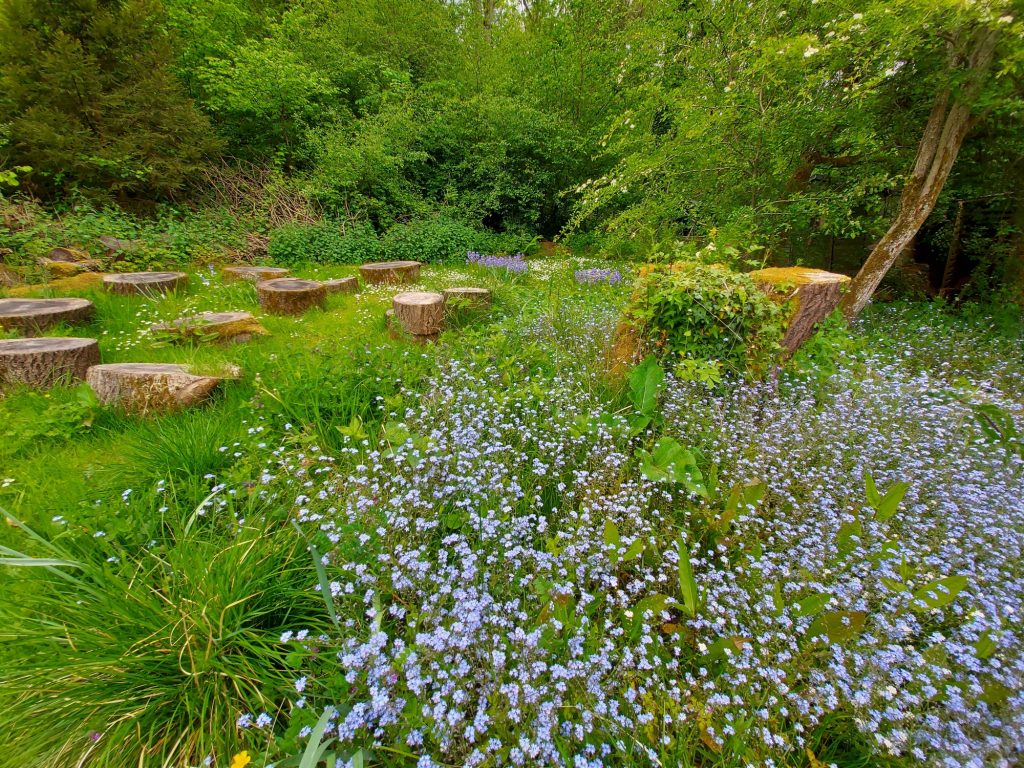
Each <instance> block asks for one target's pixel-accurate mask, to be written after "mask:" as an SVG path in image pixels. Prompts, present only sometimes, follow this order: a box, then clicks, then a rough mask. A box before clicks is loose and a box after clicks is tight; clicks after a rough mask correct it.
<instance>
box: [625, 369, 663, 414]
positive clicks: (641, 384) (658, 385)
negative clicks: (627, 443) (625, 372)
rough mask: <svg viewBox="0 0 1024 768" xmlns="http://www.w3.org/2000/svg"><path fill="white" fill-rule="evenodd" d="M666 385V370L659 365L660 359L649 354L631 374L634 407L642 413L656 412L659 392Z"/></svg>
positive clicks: (631, 393) (630, 385)
mask: <svg viewBox="0 0 1024 768" xmlns="http://www.w3.org/2000/svg"><path fill="white" fill-rule="evenodd" d="M664 385H665V371H664V370H662V368H661V366H660V365H658V360H657V358H655V357H654V356H653V355H649V356H648V357H646V358H645V359H644V361H643V362H642V363H640V364H639V365H638V366H636V367H635V368H634V369H633V370H632V371H630V374H629V390H630V400H632V402H633V407H634V408H636V409H637V411H639V412H640V413H642V414H645V415H649V414H651V413H653V412H654V406H655V404H656V403H657V399H658V393H659V392H660V391H661V389H662V387H663V386H664Z"/></svg>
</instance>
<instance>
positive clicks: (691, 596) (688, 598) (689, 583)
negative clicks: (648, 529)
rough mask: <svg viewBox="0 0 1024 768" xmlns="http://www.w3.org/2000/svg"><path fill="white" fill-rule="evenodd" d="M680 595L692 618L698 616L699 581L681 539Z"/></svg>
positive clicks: (684, 543) (688, 552)
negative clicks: (694, 574) (694, 575)
mask: <svg viewBox="0 0 1024 768" xmlns="http://www.w3.org/2000/svg"><path fill="white" fill-rule="evenodd" d="M679 593H680V595H682V598H683V608H684V609H685V610H686V612H687V613H688V614H690V616H691V617H692V616H696V615H697V604H698V600H699V593H698V591H697V580H696V579H694V577H693V566H692V565H691V564H690V551H689V549H687V546H686V542H685V541H683V540H682V538H680V539H679Z"/></svg>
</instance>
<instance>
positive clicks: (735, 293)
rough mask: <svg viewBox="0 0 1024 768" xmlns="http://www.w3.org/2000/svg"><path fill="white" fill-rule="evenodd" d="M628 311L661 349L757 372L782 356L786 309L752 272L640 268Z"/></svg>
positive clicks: (690, 266)
mask: <svg viewBox="0 0 1024 768" xmlns="http://www.w3.org/2000/svg"><path fill="white" fill-rule="evenodd" d="M627 313H628V316H629V317H630V319H631V320H632V321H633V322H634V323H635V324H636V325H638V326H640V327H642V328H643V329H644V331H645V335H646V336H647V337H648V338H649V339H650V341H651V342H652V343H653V345H654V346H655V348H656V349H657V350H658V351H659V352H660V353H662V354H672V355H676V356H681V357H682V358H683V359H684V360H709V361H714V362H715V363H716V364H719V365H722V366H724V367H725V368H727V369H730V370H733V371H735V372H739V373H750V374H753V375H762V374H764V373H765V372H767V371H768V370H769V369H770V367H771V366H772V364H773V363H774V362H776V360H777V359H778V352H779V341H780V340H781V339H782V331H783V312H782V309H781V308H780V307H779V306H778V305H777V304H775V303H774V302H773V301H772V300H771V299H770V298H769V297H768V296H767V295H766V294H765V293H764V292H763V291H761V290H760V289H758V287H757V286H756V285H755V284H754V281H753V280H752V279H751V278H750V276H749V275H746V274H742V273H740V272H734V271H732V270H730V269H728V268H726V267H723V266H720V265H704V264H697V263H691V262H676V263H672V264H656V265H655V264H651V265H647V266H645V267H643V268H641V270H640V275H639V279H638V281H637V285H636V290H635V292H634V295H633V300H632V302H631V304H630V307H629V309H628V310H627Z"/></svg>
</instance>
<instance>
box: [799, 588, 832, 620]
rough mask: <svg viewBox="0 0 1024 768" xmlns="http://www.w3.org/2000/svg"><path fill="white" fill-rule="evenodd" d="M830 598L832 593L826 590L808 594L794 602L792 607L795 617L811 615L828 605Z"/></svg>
mask: <svg viewBox="0 0 1024 768" xmlns="http://www.w3.org/2000/svg"><path fill="white" fill-rule="evenodd" d="M831 599H832V595H830V594H829V593H828V592H818V593H816V594H813V595H809V596H807V597H805V598H804V599H803V600H800V601H799V602H798V603H797V604H796V606H795V607H794V609H793V614H794V615H795V616H797V617H800V616H813V615H814V614H816V613H818V612H819V611H821V609H822V608H824V607H825V606H826V605H828V601H829V600H831Z"/></svg>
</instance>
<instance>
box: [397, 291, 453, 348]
mask: <svg viewBox="0 0 1024 768" xmlns="http://www.w3.org/2000/svg"><path fill="white" fill-rule="evenodd" d="M392 308H393V309H394V311H395V319H396V320H397V321H398V322H399V324H400V325H401V327H402V328H403V329H404V330H405V331H406V333H410V334H412V335H413V336H418V337H429V338H434V337H436V336H437V334H438V333H440V332H441V328H442V327H443V326H444V296H442V295H441V294H440V293H430V292H427V291H409V292H407V293H400V294H398V295H397V296H395V297H394V299H392Z"/></svg>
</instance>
